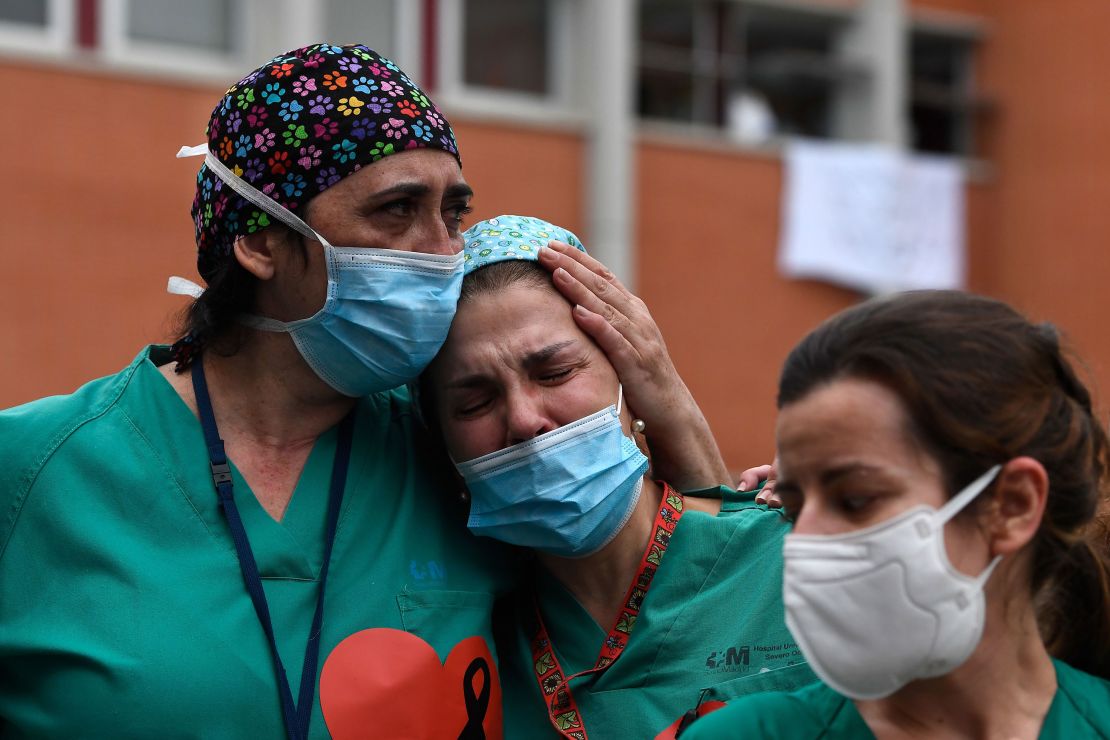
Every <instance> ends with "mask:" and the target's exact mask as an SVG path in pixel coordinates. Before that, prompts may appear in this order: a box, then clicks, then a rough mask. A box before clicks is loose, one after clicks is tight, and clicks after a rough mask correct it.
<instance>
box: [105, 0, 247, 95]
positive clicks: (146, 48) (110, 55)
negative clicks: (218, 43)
mask: <svg viewBox="0 0 1110 740" xmlns="http://www.w3.org/2000/svg"><path fill="white" fill-rule="evenodd" d="M141 1H142V0H99V3H98V4H99V18H100V23H99V27H98V33H97V50H98V51H99V53H100V55H101V56H102V58H103V59H104V60H105V61H106V62H108V63H109V64H111V65H114V66H120V67H125V68H128V69H133V70H140V71H147V72H158V73H162V74H167V75H170V76H173V77H187V78H201V79H204V78H219V79H227V78H228V77H233V76H235V75H236V74H239V73H241V72H242V71H243V70H245V69H246V65H247V64H249V61H248V60H249V59H250V58H251V51H252V50H253V48H254V41H255V34H254V33H253V31H252V29H253V26H254V24H253V23H251V20H252V18H253V16H254V15H255V13H253V12H252V11H255V9H256V8H255V4H254V3H253V2H252V1H251V0H228V2H229V3H230V4H231V12H232V17H233V19H234V20H233V23H234V25H235V26H236V27H237V28H236V29H233V30H232V33H231V38H232V49H231V51H230V52H228V53H226V54H221V53H218V52H214V51H211V50H204V49H201V48H199V47H197V48H196V50H191V49H190V48H189V46H187V45H184V44H175V43H172V42H161V41H149V40H138V39H135V38H132V37H131V36H130V35H129V34H128V32H127V16H128V10H129V8H130V5H131V4H132V3H134V2H141Z"/></svg>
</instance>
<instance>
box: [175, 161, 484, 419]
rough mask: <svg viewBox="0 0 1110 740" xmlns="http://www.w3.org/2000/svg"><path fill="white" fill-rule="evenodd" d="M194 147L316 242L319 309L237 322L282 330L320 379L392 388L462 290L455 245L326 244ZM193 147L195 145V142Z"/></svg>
mask: <svg viewBox="0 0 1110 740" xmlns="http://www.w3.org/2000/svg"><path fill="white" fill-rule="evenodd" d="M202 147H203V153H204V154H205V163H206V164H207V165H208V167H209V168H211V169H212V170H213V171H214V172H215V173H216V175H218V176H219V177H220V179H221V180H223V181H224V182H225V183H227V184H228V185H229V186H230V187H231V188H232V189H233V190H234V191H235V192H236V193H238V194H239V195H241V196H242V197H244V198H246V199H247V200H249V201H250V202H251V203H254V204H255V205H257V206H258V207H259V208H262V209H263V210H265V211H266V212H267V213H269V214H270V215H271V216H273V217H274V218H276V219H278V220H280V221H281V222H282V223H284V224H286V225H288V226H289V227H290V228H292V229H294V230H296V231H297V232H298V233H300V234H302V235H304V236H305V237H307V238H309V239H313V240H315V241H318V242H320V243H321V244H322V245H323V246H324V258H325V260H326V263H327V271H328V291H327V298H326V300H325V301H324V306H323V307H322V308H321V309H320V310H319V311H317V312H316V313H315V314H313V315H312V316H310V317H308V318H306V319H300V320H298V321H288V322H286V321H278V320H276V319H271V318H265V317H261V316H243V317H242V318H241V320H242V321H243V323H245V324H247V325H248V326H251V327H254V328H256V329H261V330H263V331H273V332H286V333H288V334H289V335H290V336H291V337H292V339H293V343H294V344H295V345H296V346H297V350H298V351H299V352H300V353H301V356H302V357H303V358H304V360H305V362H306V363H308V365H309V367H311V368H312V369H313V371H315V373H316V374H317V375H318V376H320V379H321V380H323V381H324V382H325V383H327V384H328V385H330V386H331V387H332V388H334V389H335V390H337V391H339V392H340V393H342V394H344V395H347V396H353V397H358V396H364V395H367V394H369V393H374V392H376V391H383V390H386V389H389V388H394V387H396V386H399V385H403V384H404V383H407V382H409V381H411V380H414V379H415V378H416V377H417V376H418V375H420V373H421V372H423V370H424V368H426V367H427V366H428V364H429V363H430V362H431V361H432V358H434V357H435V356H436V353H437V352H439V349H440V347H442V346H443V343H444V341H446V339H447V332H448V330H449V329H450V328H451V320H452V319H453V318H454V316H455V307H456V304H457V303H458V301H459V293H460V291H461V290H462V280H463V255H462V253H461V252H460V253H459V254H453V255H438V254H424V253H421V252H406V251H401V250H395V249H357V248H353V247H335V246H332V245H331V244H329V243H328V241H327V240H326V239H324V237H322V236H320V235H319V234H318V233H316V231H315V230H313V229H312V227H310V226H309V225H308V224H306V223H305V222H304V221H302V220H301V219H300V218H298V217H297V216H296V214H294V213H293V212H291V211H289V210H288V209H286V208H284V207H283V206H281V205H279V204H278V203H277V202H276V201H274V200H273V199H272V198H269V197H267V196H266V195H264V194H263V193H261V192H259V191H258V190H257V189H256V188H254V187H253V186H251V185H250V184H248V183H247V182H245V181H243V180H242V179H240V178H238V177H236V176H235V174H234V173H233V172H231V170H229V169H228V168H227V167H226V166H225V165H224V164H223V163H222V162H220V160H219V159H217V158H216V157H214V156H212V154H211V152H210V151H208V147H207V145H202ZM194 149H196V150H197V151H196V153H201V152H200V151H199V150H200V147H195V148H194ZM182 152H187V153H193V150H191V149H188V148H183V149H182ZM178 156H182V153H180V152H179V154H178Z"/></svg>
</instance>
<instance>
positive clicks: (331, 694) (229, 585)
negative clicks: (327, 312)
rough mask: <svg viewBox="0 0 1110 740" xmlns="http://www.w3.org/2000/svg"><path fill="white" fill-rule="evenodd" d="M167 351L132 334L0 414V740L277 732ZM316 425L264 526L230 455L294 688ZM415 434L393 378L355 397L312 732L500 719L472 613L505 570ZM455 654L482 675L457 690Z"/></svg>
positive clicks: (265, 652) (250, 625) (316, 553)
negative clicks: (136, 341) (290, 486)
mask: <svg viewBox="0 0 1110 740" xmlns="http://www.w3.org/2000/svg"><path fill="white" fill-rule="evenodd" d="M168 359H169V358H168V352H167V350H166V349H165V348H162V347H150V348H147V349H145V350H144V351H143V352H142V353H141V354H140V355H139V356H138V357H137V358H136V359H135V361H134V362H133V363H132V364H131V365H130V366H129V367H127V368H126V369H125V370H123V371H122V372H121V373H119V374H117V375H114V376H109V377H106V378H102V379H100V380H96V381H93V382H92V383H89V384H88V385H86V386H84V387H82V388H81V389H79V390H78V391H77V392H75V393H74V394H72V395H69V396H58V397H53V398H47V399H42V400H40V401H36V402H34V403H31V404H27V405H25V406H20V407H17V408H14V409H9V410H7V411H4V412H0V439H3V440H4V443H3V444H2V445H0V734H5V733H10V734H12V735H14V736H22V735H28V736H51V737H63V736H84V737H89V736H98V737H100V736H114V737H152V736H159V737H197V736H203V737H206V738H224V737H246V736H250V737H274V738H277V737H283V736H284V734H285V731H284V727H283V722H282V714H281V708H280V703H279V700H278V693H277V689H276V683H275V677H274V671H273V667H272V662H271V657H270V650H269V646H268V643H267V641H266V637H265V635H264V633H263V630H262V629H261V627H260V625H259V621H258V617H257V616H256V614H255V610H254V608H253V606H252V604H251V601H250V598H249V597H248V594H247V591H246V588H245V587H244V583H243V577H242V575H241V574H240V570H239V562H238V559H237V557H236V553H235V549H234V547H233V544H232V540H231V537H230V534H229V530H228V526H227V522H226V520H225V519H224V517H223V515H222V513H221V512H220V510H219V506H218V502H217V497H216V493H215V490H214V487H213V482H212V475H211V472H210V470H209V462H208V454H207V450H206V447H205V443H204V437H203V435H202V433H201V428H200V424H199V423H198V421H197V419H196V418H195V417H194V416H193V414H192V413H191V412H190V410H189V409H188V408H187V407H186V406H185V404H184V403H183V402H182V400H181V398H180V397H179V396H178V395H177V393H176V392H175V391H174V390H173V389H172V388H171V386H170V385H169V384H168V383H167V382H166V380H165V378H163V377H162V376H161V375H160V373H159V372H158V370H157V368H156V367H155V365H156V364H161V363H164V362H166V361H168ZM336 438H337V432H336V430H335V429H332V430H330V431H329V432H327V433H325V434H324V435H322V436H321V437H320V438H319V439H318V440H317V442H316V445H315V446H314V448H313V450H312V452H311V454H310V456H309V458H308V461H307V462H306V464H305V468H304V471H303V472H302V474H301V478H300V480H299V481H298V484H297V487H296V490H295V492H294V494H293V498H292V500H291V501H290V504H289V508H288V510H287V511H286V513H285V516H284V517H283V519H282V521H281V522H277V521H274V520H273V519H272V518H271V517H270V516H269V515H268V514H267V513H266V512H265V510H264V509H263V508H262V507H261V505H260V504H259V503H258V501H257V499H256V498H255V497H254V495H253V493H252V492H251V490H250V488H249V486H248V485H247V483H246V481H245V480H244V479H243V478H242V476H241V475H240V474H239V471H238V470H236V469H235V467H234V464H232V467H231V474H232V478H233V482H234V498H235V501H236V503H237V505H238V508H239V511H240V513H241V515H242V519H243V523H244V526H245V528H246V531H247V533H248V535H249V537H250V543H251V546H252V548H253V550H254V555H255V558H256V560H257V563H258V568H259V571H260V573H261V576H262V581H263V588H264V591H265V595H266V599H267V601H268V603H269V608H270V612H271V617H272V621H273V627H274V633H275V635H276V638H277V645H278V650H279V653H280V655H281V658H282V662H283V663H284V665H285V668H286V672H287V676H288V680H289V683H290V685H292V686H297V685H299V683H300V671H301V666H302V661H303V655H304V649H305V641H306V639H307V637H308V631H309V627H310V624H311V621H312V617H313V612H314V610H315V607H316V603H315V602H316V594H317V585H318V584H317V578H318V576H319V573H320V568H321V564H322V559H323V547H324V545H323V538H324V529H325V518H326V510H327V503H328V486H329V480H330V475H331V469H332V461H333V458H334V456H335V446H336ZM428 449H430V447H429V446H428V444H427V440H425V439H424V438H422V437H421V436H420V432H419V431H418V426H417V425H416V424H415V422H414V419H413V415H412V409H411V405H410V401H409V398H408V396H407V393H406V392H404V391H390V392H387V393H380V394H375V395H374V396H371V397H369V398H366V399H362V400H360V401H359V403H358V407H357V409H356V413H355V422H354V437H353V451H352V455H351V460H350V468H349V472H348V477H347V484H346V494H345V496H344V499H343V505H342V508H341V510H340V514H339V520H338V526H337V533H336V538H335V544H334V551H333V554H332V562H331V570H330V574H329V577H328V586H327V592H326V601H325V607H324V618H323V631H322V635H321V641H320V666H321V669H322V670H321V673H322V676H321V679H320V681H319V683H318V686H319V689H318V693H317V695H316V697H315V702H314V707H313V718H312V722H311V736H312V737H328V736H329V729H330V732H331V734H332V735H334V736H335V737H343V736H348V735H349V732H348V730H350V729H351V728H353V727H355V726H358V722H360V721H363V720H364V723H363V724H362V725H361V727H362V728H365V727H367V726H370V727H379V728H381V731H382V732H383V734H388V733H394V734H405V733H406V732H407V731H408V730H409V729H411V728H408V727H406V724H405V723H406V722H410V721H422V722H425V723H427V722H428V721H429V720H428V719H427V718H428V717H434V718H437V720H441V721H442V722H444V723H446V724H449V725H450V726H452V727H454V726H456V725H457V726H458V728H459V731H461V729H462V727H463V726H464V725H465V724H467V723H468V722H469V723H471V724H473V723H474V716H473V715H474V714H475V713H477V712H478V711H479V710H480V711H481V713H482V718H480V719H479V720H478V722H480V723H483V724H484V725H485V726H486V728H487V729H488V730H490V731H491V732H492V731H493V730H494V729H495V728H496V727H500V721H501V718H500V688H499V683H498V675H497V671H496V665H495V662H494V657H495V656H494V654H493V641H492V634H491V630H490V620H491V609H492V604H493V600H494V596H495V594H496V593H498V592H500V591H502V590H504V589H505V588H506V587H507V585H508V583H509V582H510V581H511V578H512V573H511V572H509V569H507V568H506V567H505V565H504V562H505V559H504V557H503V553H502V552H500V551H499V550H497V549H495V548H496V545H495V544H494V543H490V542H488V541H479V540H477V539H476V538H474V537H472V536H470V535H469V533H467V532H466V529H465V527H464V526H463V521H464V520H463V513H462V512H460V511H458V510H457V509H455V508H454V505H453V504H452V503H451V501H450V497H449V496H448V495H447V494H446V492H447V491H451V490H454V489H453V487H451V486H450V484H449V483H448V482H447V481H445V480H444V479H443V478H441V477H439V476H438V474H437V472H436V471H438V470H440V466H439V465H438V461H436V460H435V459H433V458H432V457H431V456H430V455H428V454H427V453H426V450H428ZM406 633H407V634H406ZM348 638H350V639H348ZM345 640H346V641H345ZM449 658H451V660H449ZM445 661H446V662H447V663H448V665H447V666H444V662H445ZM475 661H479V662H484V663H485V664H486V665H487V666H488V678H489V686H488V687H489V688H490V689H491V690H490V691H487V692H485V702H484V703H475V702H473V701H471V702H469V704H468V702H467V699H473V698H474V697H472V696H470V697H468V696H467V695H466V687H465V686H464V685H463V680H462V678H461V676H462V671H465V670H466V668H467V667H469V666H470V664H471V663H474V662H475ZM460 665H461V666H462V667H461V668H459V666H460ZM455 673H458V674H459V675H457V676H456V675H455ZM485 675H486V674H481V675H480V676H479V678H478V679H475V680H474V681H473V682H472V685H471V692H473V691H474V690H475V689H474V687H475V686H477V685H478V684H480V683H481V679H482V678H483V677H484V676H485ZM421 685H422V686H424V687H425V688H426V687H428V686H439V687H441V688H440V690H439V692H437V693H438V694H439V695H438V696H431V695H429V693H428V692H427V691H424V692H423V693H422V692H419V691H415V690H414V687H415V686H421ZM321 705H323V712H322V711H321ZM437 712H438V714H437ZM468 712H469V715H468ZM325 717H326V721H325ZM410 718H415V719H410ZM421 718H423V719H421ZM457 734H458V732H456V736H457Z"/></svg>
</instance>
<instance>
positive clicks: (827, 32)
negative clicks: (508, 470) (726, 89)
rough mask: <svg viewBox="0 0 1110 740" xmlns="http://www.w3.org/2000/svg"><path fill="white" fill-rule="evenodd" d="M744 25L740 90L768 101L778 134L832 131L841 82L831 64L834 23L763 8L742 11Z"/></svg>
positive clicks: (805, 134) (824, 133)
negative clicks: (837, 89) (834, 110)
mask: <svg viewBox="0 0 1110 740" xmlns="http://www.w3.org/2000/svg"><path fill="white" fill-rule="evenodd" d="M740 25H741V28H742V29H743V30H742V32H743V39H744V46H743V48H744V55H745V64H744V74H743V78H742V82H741V87H740V89H741V90H742V91H744V92H746V93H747V94H749V95H752V96H755V97H757V98H760V99H762V100H763V101H764V102H765V104H766V105H767V107H768V108H769V109H770V113H771V116H772V121H773V125H774V131H775V133H777V134H792V135H793V134H796V135H801V136H814V137H827V136H830V135H831V113H832V105H833V103H834V96H835V94H836V86H837V84H838V76H837V73H836V68H835V65H834V64H832V63H831V57H832V54H833V49H832V42H833V38H834V32H835V31H836V27H835V24H832V23H830V22H829V20H828V19H827V18H824V17H820V16H809V15H806V14H803V13H789V12H785V11H777V10H775V9H770V8H759V9H758V11H757V10H756V9H748V10H747V11H746V12H744V13H742V14H741V16H740ZM734 92H736V90H734Z"/></svg>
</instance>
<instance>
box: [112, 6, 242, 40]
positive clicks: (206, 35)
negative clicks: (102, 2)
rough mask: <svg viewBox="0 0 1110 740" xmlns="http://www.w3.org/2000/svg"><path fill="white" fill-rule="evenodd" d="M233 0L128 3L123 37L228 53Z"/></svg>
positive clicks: (231, 28)
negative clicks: (125, 28) (125, 33)
mask: <svg viewBox="0 0 1110 740" xmlns="http://www.w3.org/2000/svg"><path fill="white" fill-rule="evenodd" d="M234 3H235V0H189V2H181V0H132V2H129V3H128V4H127V34H128V35H129V36H130V37H131V38H133V39H135V40H137V41H153V42H157V43H170V44H180V45H183V46H190V47H198V48H201V49H207V50H211V51H216V52H221V53H231V52H232V50H233V39H234V38H235V36H236V33H237V29H236V28H235V27H234V26H235V19H234V10H235V8H234Z"/></svg>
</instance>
